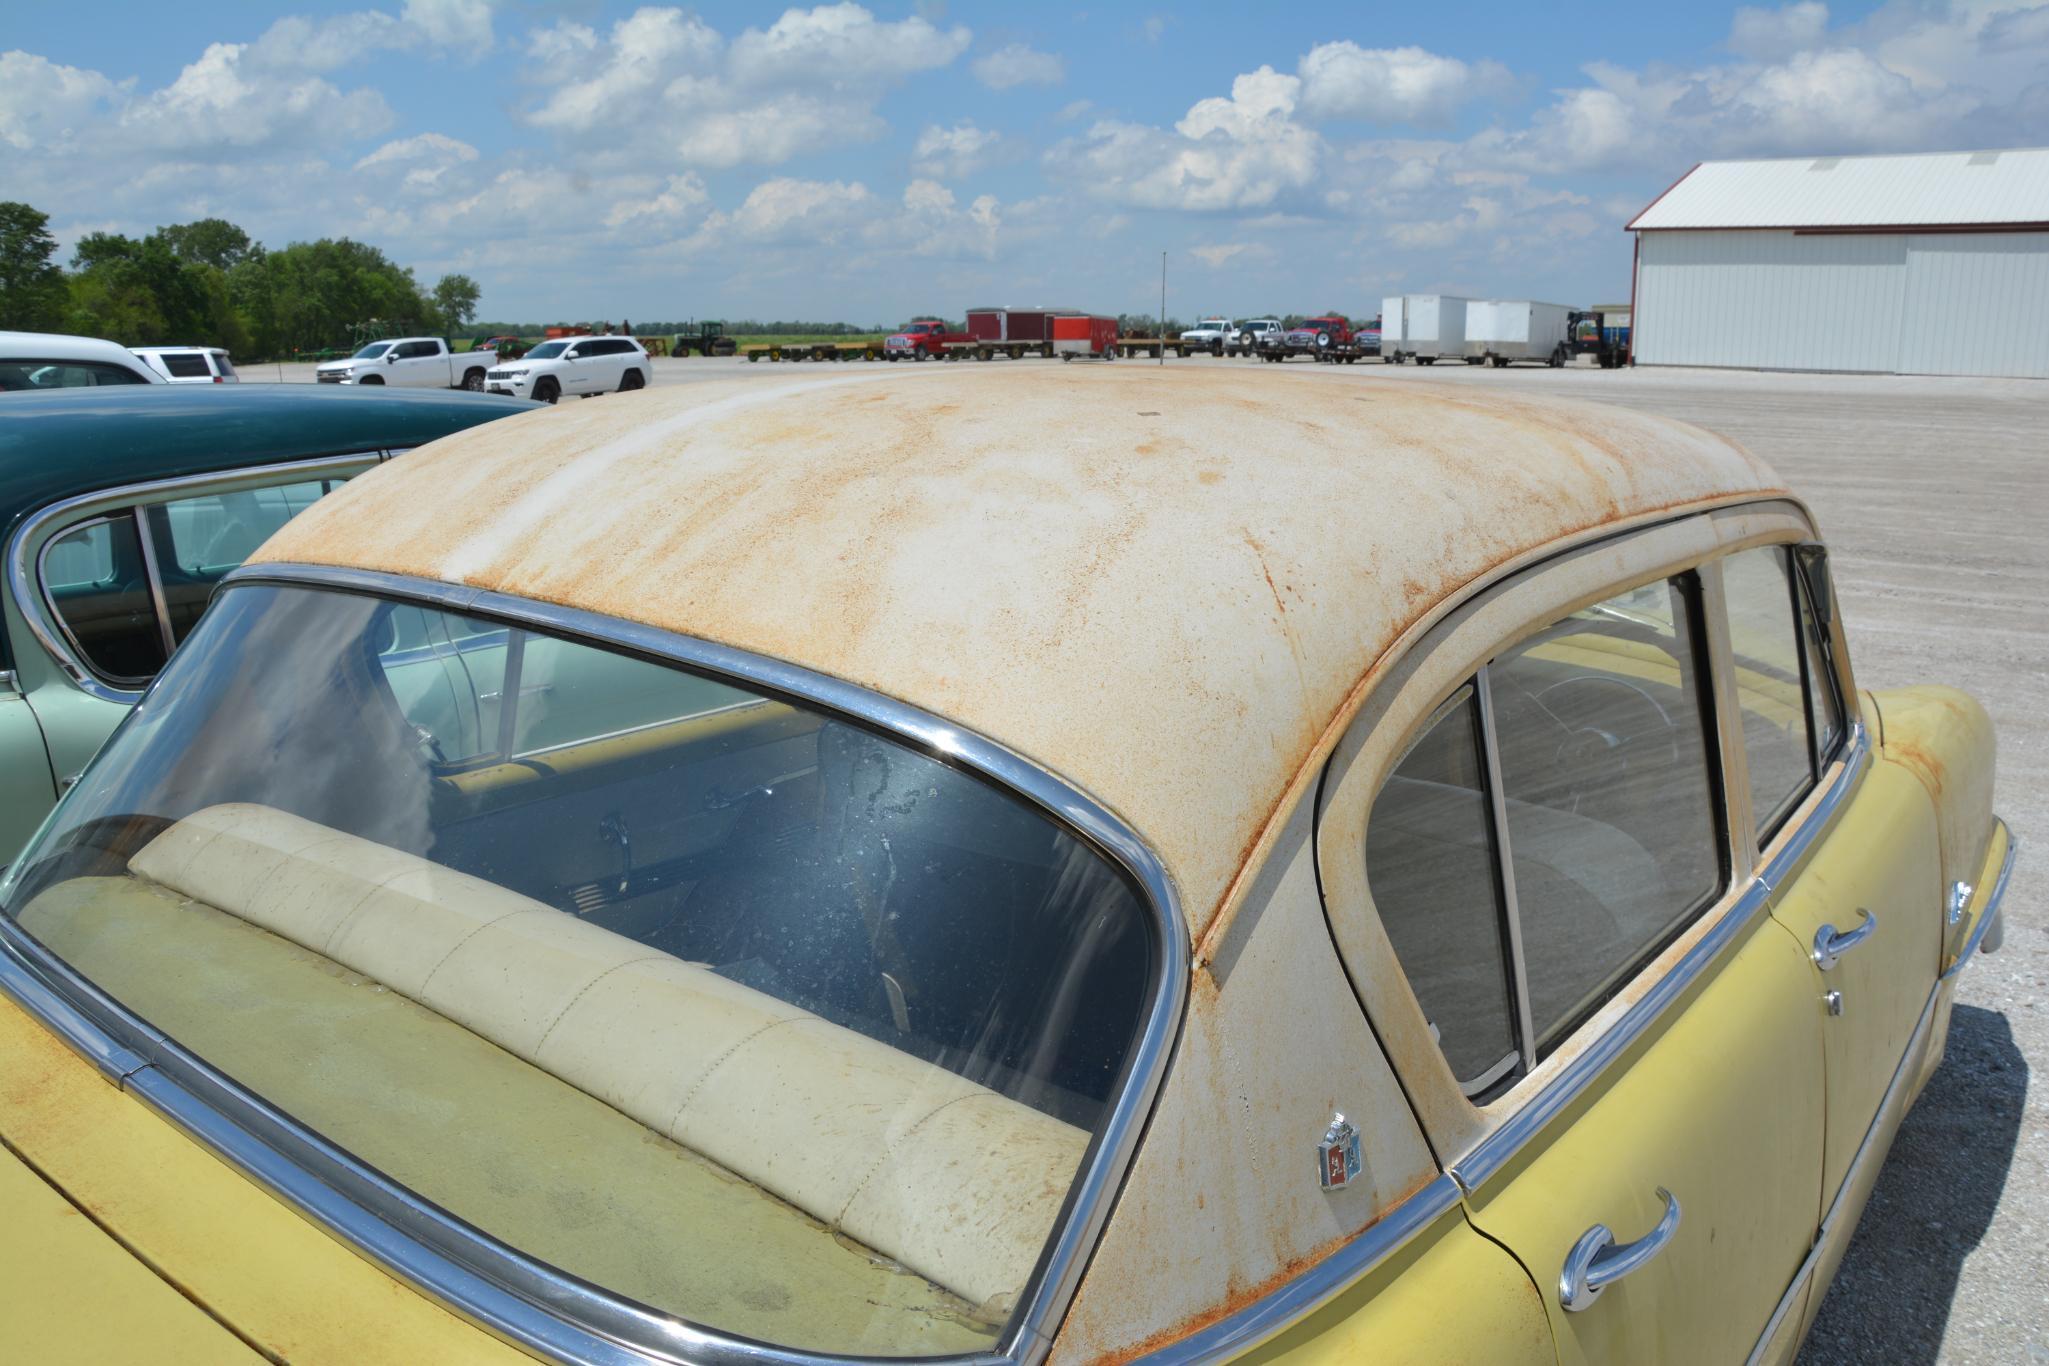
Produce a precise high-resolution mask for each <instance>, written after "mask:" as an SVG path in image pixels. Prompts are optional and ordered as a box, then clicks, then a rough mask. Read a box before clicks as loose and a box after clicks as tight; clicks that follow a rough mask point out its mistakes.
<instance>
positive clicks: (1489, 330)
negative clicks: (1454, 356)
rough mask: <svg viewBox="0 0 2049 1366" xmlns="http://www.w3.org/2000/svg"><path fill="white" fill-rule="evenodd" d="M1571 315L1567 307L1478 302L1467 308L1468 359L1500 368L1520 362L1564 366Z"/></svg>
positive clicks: (1524, 301)
mask: <svg viewBox="0 0 2049 1366" xmlns="http://www.w3.org/2000/svg"><path fill="white" fill-rule="evenodd" d="M1571 316H1572V309H1571V308H1570V307H1569V306H1567V305H1565V304H1543V303H1535V302H1532V301H1531V300H1528V299H1485V300H1481V299H1475V300H1474V301H1472V302H1471V303H1469V304H1467V305H1466V360H1467V362H1468V363H1469V364H1473V365H1479V364H1483V363H1490V362H1491V363H1492V364H1493V365H1494V367H1495V368H1496V369H1499V368H1501V367H1502V366H1505V365H1507V364H1509V363H1510V362H1511V361H1519V360H1523V361H1537V362H1538V363H1540V364H1544V365H1554V366H1555V365H1562V364H1564V363H1565V359H1564V358H1565V355H1566V350H1565V343H1566V334H1567V332H1568V330H1569V329H1568V320H1569V319H1570V318H1571Z"/></svg>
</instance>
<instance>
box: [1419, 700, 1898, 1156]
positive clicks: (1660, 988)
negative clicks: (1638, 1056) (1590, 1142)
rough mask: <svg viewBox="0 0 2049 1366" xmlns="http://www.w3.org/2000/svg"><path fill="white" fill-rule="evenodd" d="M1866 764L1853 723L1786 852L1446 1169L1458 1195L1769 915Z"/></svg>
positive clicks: (1865, 745) (1862, 737)
mask: <svg viewBox="0 0 2049 1366" xmlns="http://www.w3.org/2000/svg"><path fill="white" fill-rule="evenodd" d="M1870 757H1871V747H1870V743H1869V740H1868V738H1867V736H1866V732H1865V730H1864V726H1863V724H1862V722H1856V721H1853V722H1852V723H1851V730H1850V747H1849V750H1848V753H1847V755H1846V757H1845V759H1844V763H1843V768H1842V771H1841V772H1839V773H1838V774H1837V775H1836V776H1835V779H1834V781H1833V782H1831V783H1829V784H1828V786H1827V787H1826V789H1825V790H1824V792H1823V794H1822V797H1821V799H1820V800H1819V802H1817V803H1816V805H1815V807H1814V809H1813V810H1812V811H1810V812H1809V813H1808V815H1807V818H1806V819H1805V820H1803V821H1802V822H1801V823H1800V828H1799V830H1797V831H1796V832H1795V833H1794V834H1793V836H1792V837H1791V838H1790V839H1789V840H1787V842H1786V845H1785V847H1784V848H1782V849H1780V850H1779V852H1778V853H1777V854H1776V855H1775V856H1774V857H1773V858H1772V860H1771V862H1770V863H1768V864H1767V865H1765V867H1763V868H1762V869H1759V870H1758V871H1757V872H1756V873H1755V874H1754V875H1753V876H1752V878H1751V882H1750V885H1749V887H1747V888H1745V889H1744V890H1743V892H1742V893H1741V894H1740V896H1739V897H1738V899H1737V900H1736V902H1735V904H1734V905H1732V906H1730V907H1729V908H1728V909H1727V910H1725V911H1724V912H1723V913H1722V916H1721V918H1720V919H1719V920H1716V921H1715V922H1714V923H1713V924H1712V925H1710V926H1709V927H1708V930H1707V933H1705V934H1704V935H1702V936H1701V937H1700V939H1699V940H1698V941H1697V942H1696V943H1695V944H1694V945H1693V946H1692V947H1691V948H1689V949H1688V950H1687V951H1686V952H1685V953H1684V954H1683V955H1682V956H1681V957H1680V959H1679V961H1678V962H1677V963H1675V964H1673V965H1672V967H1671V969H1670V970H1669V971H1667V972H1666V973H1665V974H1664V975H1663V976H1662V977H1660V978H1659V979H1658V980H1657V981H1656V982H1654V983H1652V984H1651V987H1650V989H1649V990H1647V991H1646V992H1645V993H1644V994H1643V995H1642V996H1641V997H1639V998H1638V999H1637V1000H1636V1001H1635V1003H1633V1004H1632V1005H1631V1006H1630V1007H1629V1009H1628V1010H1627V1011H1626V1012H1624V1014H1623V1016H1622V1018H1621V1019H1619V1020H1617V1021H1616V1022H1615V1023H1614V1024H1612V1025H1610V1026H1609V1027H1608V1028H1607V1029H1605V1030H1603V1031H1602V1032H1601V1033H1600V1034H1599V1035H1598V1036H1597V1037H1596V1038H1594V1039H1593V1040H1591V1041H1590V1042H1589V1043H1588V1044H1587V1046H1586V1047H1585V1048H1584V1049H1582V1050H1581V1051H1580V1052H1579V1053H1578V1054H1577V1055H1576V1056H1575V1057H1574V1058H1573V1059H1572V1060H1571V1061H1570V1062H1569V1063H1567V1064H1566V1066H1565V1068H1564V1069H1563V1070H1562V1071H1560V1072H1559V1074H1558V1075H1557V1076H1555V1077H1553V1078H1552V1079H1551V1080H1550V1081H1549V1082H1548V1083H1546V1084H1545V1085H1544V1087H1543V1088H1542V1089H1541V1090H1539V1091H1537V1092H1536V1093H1535V1094H1534V1095H1532V1096H1530V1097H1529V1098H1528V1099H1526V1100H1524V1101H1523V1102H1522V1104H1521V1106H1520V1107H1519V1108H1518V1109H1517V1110H1516V1112H1515V1113H1514V1114H1512V1115H1510V1116H1509V1117H1508V1118H1507V1119H1506V1120H1504V1121H1503V1122H1502V1123H1501V1124H1500V1125H1499V1126H1498V1127H1497V1128H1495V1129H1494V1130H1492V1131H1491V1132H1489V1133H1488V1134H1487V1135H1486V1136H1485V1137H1483V1138H1481V1139H1480V1141H1479V1142H1477V1143H1475V1144H1474V1145H1473V1146H1472V1147H1471V1148H1470V1149H1469V1150H1468V1151H1467V1152H1466V1153H1465V1154H1464V1155H1462V1156H1460V1157H1459V1158H1457V1159H1456V1160H1454V1161H1453V1162H1451V1163H1450V1164H1449V1165H1448V1166H1447V1167H1446V1170H1447V1171H1448V1172H1450V1174H1451V1176H1452V1177H1453V1179H1455V1180H1456V1181H1457V1182H1458V1183H1459V1186H1460V1187H1461V1188H1462V1189H1463V1190H1465V1191H1466V1192H1467V1193H1469V1194H1470V1193H1471V1192H1474V1191H1477V1190H1478V1189H1479V1188H1480V1187H1481V1186H1483V1185H1485V1184H1486V1183H1487V1181H1488V1180H1489V1179H1490V1178H1491V1177H1493V1176H1494V1174H1495V1173H1497V1172H1499V1171H1500V1170H1501V1169H1502V1168H1504V1167H1506V1166H1508V1165H1509V1164H1510V1163H1511V1162H1513V1161H1514V1160H1515V1158H1516V1155H1517V1154H1519V1153H1520V1152H1521V1151H1522V1150H1523V1148H1524V1147H1525V1146H1526V1145H1527V1144H1529V1143H1530V1142H1531V1141H1532V1140H1534V1139H1535V1138H1536V1137H1537V1136H1538V1135H1539V1134H1540V1133H1542V1132H1543V1130H1544V1129H1545V1128H1546V1127H1548V1126H1549V1124H1550V1123H1551V1121H1552V1120H1553V1119H1554V1118H1556V1117H1557V1116H1558V1115H1559V1114H1560V1113H1561V1112H1562V1111H1564V1110H1565V1109H1567V1108H1568V1107H1569V1106H1571V1105H1572V1103H1573V1102H1574V1101H1576V1100H1578V1099H1579V1097H1580V1095H1581V1094H1582V1093H1583V1092H1585V1091H1586V1090H1587V1088H1588V1087H1590V1086H1591V1085H1593V1083H1594V1082H1595V1081H1596V1080H1597V1079H1598V1078H1599V1077H1600V1076H1601V1074H1602V1073H1604V1072H1606V1071H1607V1069H1608V1067H1609V1066H1610V1064H1612V1063H1614V1062H1615V1061H1616V1060H1617V1059H1618V1058H1620V1057H1621V1056H1622V1055H1623V1054H1624V1053H1626V1052H1628V1051H1629V1049H1630V1047H1631V1046H1633V1045H1634V1044H1635V1043H1636V1041H1637V1040H1638V1039H1640V1038H1642V1037H1643V1036H1644V1035H1645V1034H1646V1033H1647V1032H1648V1031H1649V1030H1650V1029H1651V1027H1652V1026H1653V1025H1655V1024H1656V1023H1657V1022H1658V1021H1659V1020H1660V1019H1661V1018H1662V1017H1663V1016H1664V1014H1665V1012H1666V1011H1667V1010H1669V1009H1671V1008H1672V1006H1673V1005H1674V1004H1675V1003H1676V1002H1677V1001H1678V1000H1679V998H1680V997H1681V996H1683V995H1684V994H1685V993H1686V991H1687V989H1688V988H1690V987H1691V986H1692V985H1693V984H1694V982H1695V981H1697V980H1699V979H1700V978H1701V977H1702V976H1703V975H1705V974H1706V973H1707V972H1708V971H1709V970H1710V969H1711V968H1713V967H1714V966H1715V965H1716V964H1717V963H1718V962H1720V960H1721V958H1722V956H1723V954H1724V952H1725V951H1726V950H1727V949H1729V948H1730V947H1731V946H1732V945H1734V944H1735V943H1737V942H1738V941H1739V940H1741V939H1742V938H1743V937H1744V936H1745V935H1746V934H1747V933H1748V932H1749V930H1750V927H1751V925H1752V924H1753V923H1754V922H1756V921H1757V920H1758V919H1759V918H1760V917H1762V916H1765V915H1768V914H1770V903H1771V895H1772V890H1773V889H1774V888H1775V887H1777V886H1778V885H1779V884H1780V883H1781V882H1783V881H1784V880H1785V878H1786V877H1787V875H1788V874H1789V873H1791V871H1792V870H1793V869H1794V868H1795V867H1797V866H1798V865H1799V863H1800V861H1801V860H1802V859H1804V858H1805V857H1806V856H1807V854H1808V852H1809V851H1810V850H1811V849H1812V848H1813V847H1814V845H1815V844H1817V843H1818V842H1819V841H1821V840H1822V839H1823V838H1825V837H1826V836H1827V834H1828V830H1829V827H1830V826H1832V825H1833V824H1834V823H1835V815H1836V812H1837V811H1838V809H1840V808H1841V806H1842V805H1843V803H1844V802H1846V801H1847V800H1849V797H1850V794H1851V793H1852V792H1853V791H1855V789H1856V786H1857V780H1858V779H1859V778H1860V777H1862V775H1863V772H1864V767H1865V765H1866V764H1867V763H1869V762H1870Z"/></svg>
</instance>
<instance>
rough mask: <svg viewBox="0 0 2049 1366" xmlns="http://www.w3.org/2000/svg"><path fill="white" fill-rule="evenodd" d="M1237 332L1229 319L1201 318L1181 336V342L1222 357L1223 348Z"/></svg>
mask: <svg viewBox="0 0 2049 1366" xmlns="http://www.w3.org/2000/svg"><path fill="white" fill-rule="evenodd" d="M1236 331H1237V326H1236V324H1234V323H1233V322H1232V321H1231V320H1230V319H1229V318H1203V319H1201V320H1200V321H1199V322H1197V323H1196V324H1195V326H1193V327H1191V328H1189V329H1188V330H1187V331H1185V332H1183V333H1182V334H1181V340H1182V341H1185V342H1190V343H1193V344H1194V345H1196V346H1200V347H1202V348H1203V349H1204V350H1206V351H1209V352H1211V353H1212V354H1214V355H1219V356H1221V355H1223V354H1224V346H1225V344H1226V343H1227V342H1229V341H1230V339H1231V337H1232V335H1233V334H1234V333H1235V332H1236Z"/></svg>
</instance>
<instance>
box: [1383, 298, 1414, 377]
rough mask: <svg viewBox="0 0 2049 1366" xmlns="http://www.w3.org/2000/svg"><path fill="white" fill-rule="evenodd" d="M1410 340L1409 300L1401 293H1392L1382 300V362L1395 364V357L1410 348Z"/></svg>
mask: <svg viewBox="0 0 2049 1366" xmlns="http://www.w3.org/2000/svg"><path fill="white" fill-rule="evenodd" d="M1408 340H1409V329H1408V305H1407V300H1406V299H1405V298H1404V296H1402V295H1400V294H1390V295H1388V296H1387V297H1386V298H1385V299H1382V300H1381V301H1380V359H1381V362H1382V363H1383V364H1386V365H1392V364H1394V362H1395V358H1396V357H1398V356H1400V355H1401V353H1402V352H1403V351H1405V350H1407V349H1408V348H1407V342H1408Z"/></svg>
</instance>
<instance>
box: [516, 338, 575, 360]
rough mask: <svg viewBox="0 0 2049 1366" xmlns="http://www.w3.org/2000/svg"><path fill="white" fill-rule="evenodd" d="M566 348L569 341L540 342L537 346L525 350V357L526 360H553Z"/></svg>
mask: <svg viewBox="0 0 2049 1366" xmlns="http://www.w3.org/2000/svg"><path fill="white" fill-rule="evenodd" d="M568 349H569V343H568V342H566V341H551V342H542V343H541V344H540V345H539V346H536V347H535V348H534V349H533V350H531V351H529V352H527V353H526V358H527V359H528V360H553V359H554V358H555V357H557V356H559V355H561V354H562V353H563V352H564V351H567V350H568Z"/></svg>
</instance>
